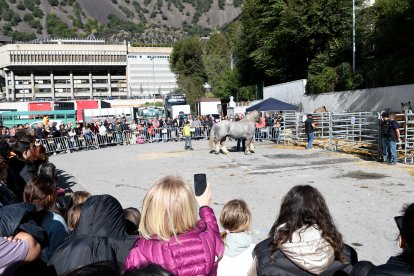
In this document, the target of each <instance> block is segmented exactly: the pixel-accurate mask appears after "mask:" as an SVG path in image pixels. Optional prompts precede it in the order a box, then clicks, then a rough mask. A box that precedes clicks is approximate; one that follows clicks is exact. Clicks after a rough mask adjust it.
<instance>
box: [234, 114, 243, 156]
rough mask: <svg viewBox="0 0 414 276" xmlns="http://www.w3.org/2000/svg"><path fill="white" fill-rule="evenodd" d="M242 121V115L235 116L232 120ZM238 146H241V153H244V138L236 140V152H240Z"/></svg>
mask: <svg viewBox="0 0 414 276" xmlns="http://www.w3.org/2000/svg"><path fill="white" fill-rule="evenodd" d="M241 119H243V115H240V116H239V114H236V117H235V118H234V121H236V122H237V121H240V120H241ZM240 144H241V145H242V149H243V151H246V138H239V139H237V151H240Z"/></svg>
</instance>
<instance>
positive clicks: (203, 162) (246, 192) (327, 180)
mask: <svg viewBox="0 0 414 276" xmlns="http://www.w3.org/2000/svg"><path fill="white" fill-rule="evenodd" d="M235 144H236V143H235V141H231V142H227V146H228V148H229V149H230V150H231V152H230V153H229V154H228V155H224V154H220V155H215V154H211V153H209V147H208V142H207V141H205V140H203V141H193V147H194V151H186V150H184V142H167V143H164V142H161V143H152V144H144V145H130V146H116V147H108V148H103V149H99V150H90V151H81V152H74V153H70V154H59V155H56V156H52V157H51V158H50V161H51V162H53V163H54V164H55V165H56V166H57V168H58V169H59V173H60V182H63V183H65V184H66V185H67V186H69V187H70V188H71V189H72V190H74V191H76V190H87V191H89V192H90V193H92V194H104V193H106V194H111V195H112V196H114V197H116V198H117V199H118V200H119V201H120V202H121V204H122V206H123V207H124V208H126V207H136V208H138V209H141V205H142V200H143V198H144V196H145V193H146V192H147V190H148V189H149V188H150V187H151V186H152V185H153V184H154V183H155V182H156V181H157V180H158V179H160V178H161V177H163V176H166V175H178V176H181V177H182V178H184V179H185V180H186V181H188V182H189V183H192V181H193V174H195V173H206V174H207V177H208V180H209V182H210V183H211V185H212V193H213V206H212V207H213V209H214V211H215V213H216V217H218V218H219V216H220V212H221V209H222V207H223V205H224V204H225V203H226V202H227V201H229V200H231V199H234V198H241V199H244V200H245V201H246V202H247V204H248V205H249V207H250V209H251V211H252V217H253V222H252V227H251V232H252V234H253V237H254V241H255V242H258V241H260V240H262V239H264V238H266V237H267V235H268V232H269V230H270V227H271V226H272V224H273V222H274V221H275V218H276V216H277V213H278V211H279V208H280V203H281V199H282V197H283V196H284V195H285V194H286V193H287V192H288V191H289V189H290V188H292V187H293V186H295V185H304V184H309V185H312V186H314V187H316V188H317V189H318V190H319V191H320V192H321V193H322V194H323V195H324V197H325V199H326V201H327V204H328V206H329V208H330V211H331V214H332V216H333V218H334V220H335V223H336V225H337V227H338V228H339V230H340V232H341V233H342V234H343V237H344V240H345V242H346V243H347V244H350V245H351V246H353V247H354V248H355V249H356V251H357V252H358V256H359V259H360V260H370V261H372V262H373V263H374V264H381V263H384V262H386V261H387V259H388V258H389V256H391V255H395V254H397V253H398V252H399V248H398V244H397V242H396V239H397V237H398V229H397V226H396V225H395V223H394V219H393V218H394V216H397V215H399V213H400V210H401V208H402V206H403V204H405V203H410V202H414V198H413V188H412V186H413V171H414V168H413V166H410V165H402V164H399V165H396V166H389V165H386V164H382V163H378V162H375V161H372V160H369V159H368V160H367V159H364V158H362V157H358V156H353V155H352V154H346V153H337V152H331V151H325V150H323V149H313V150H304V149H303V148H300V147H288V146H283V145H275V144H273V143H272V144H270V143H263V144H260V143H258V144H256V153H255V154H253V155H245V154H244V153H243V152H235V151H234V150H235V148H233V149H232V148H231V146H233V145H234V146H235ZM232 150H233V151H232Z"/></svg>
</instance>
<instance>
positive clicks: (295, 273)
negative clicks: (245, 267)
mask: <svg viewBox="0 0 414 276" xmlns="http://www.w3.org/2000/svg"><path fill="white" fill-rule="evenodd" d="M270 241H271V239H270V238H268V239H266V240H264V241H262V242H260V243H258V244H257V245H256V247H255V248H254V250H253V256H254V257H255V258H256V265H257V266H256V269H257V275H258V276H267V275H279V276H312V275H314V274H312V273H309V272H307V271H305V270H303V269H301V268H300V267H298V266H297V265H296V264H294V263H293V262H292V261H291V260H289V259H288V258H287V257H286V256H285V255H284V254H283V253H282V251H280V250H278V251H276V252H275V253H274V254H275V255H274V259H272V258H271V251H270V247H269V244H270ZM344 255H345V257H347V259H349V260H350V264H343V263H341V262H340V261H336V260H335V261H334V262H333V263H332V264H331V265H330V267H329V268H328V269H327V270H325V271H324V272H322V273H321V274H320V276H332V275H350V273H351V272H352V268H353V267H352V264H354V263H356V262H357V260H358V257H357V253H356V251H355V250H354V249H353V248H352V247H350V246H348V245H345V248H344Z"/></svg>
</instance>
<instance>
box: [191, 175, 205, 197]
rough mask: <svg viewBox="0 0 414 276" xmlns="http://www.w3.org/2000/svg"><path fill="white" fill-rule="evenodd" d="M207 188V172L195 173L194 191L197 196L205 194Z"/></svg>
mask: <svg viewBox="0 0 414 276" xmlns="http://www.w3.org/2000/svg"><path fill="white" fill-rule="evenodd" d="M206 188H207V176H206V174H205V173H197V174H194V193H195V195H196V196H201V195H202V194H204V192H205V190H206Z"/></svg>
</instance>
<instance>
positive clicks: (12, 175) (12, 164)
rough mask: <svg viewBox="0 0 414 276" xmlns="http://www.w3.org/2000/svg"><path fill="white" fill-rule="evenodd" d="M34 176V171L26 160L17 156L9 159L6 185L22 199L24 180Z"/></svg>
mask: <svg viewBox="0 0 414 276" xmlns="http://www.w3.org/2000/svg"><path fill="white" fill-rule="evenodd" d="M33 176H35V171H34V168H33V166H32V164H30V163H29V162H28V161H26V160H21V159H20V158H18V157H13V158H11V159H9V162H8V170H7V187H8V188H9V189H10V190H12V192H13V193H14V194H15V195H16V196H17V198H18V199H19V200H20V201H23V191H24V187H25V186H26V182H27V181H28V180H30V179H32V178H33Z"/></svg>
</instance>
